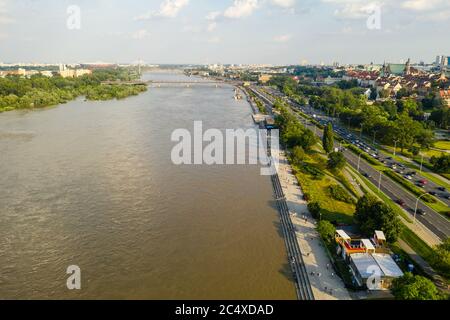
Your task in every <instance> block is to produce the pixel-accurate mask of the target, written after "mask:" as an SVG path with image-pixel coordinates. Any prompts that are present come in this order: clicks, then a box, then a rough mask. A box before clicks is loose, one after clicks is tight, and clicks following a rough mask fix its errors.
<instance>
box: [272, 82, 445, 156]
mask: <svg viewBox="0 0 450 320" xmlns="http://www.w3.org/2000/svg"><path fill="white" fill-rule="evenodd" d="M270 83H271V84H272V85H275V86H277V87H278V88H279V89H280V90H282V91H283V92H284V93H285V94H286V95H288V96H290V97H291V98H292V99H294V100H299V99H303V100H309V104H310V105H311V106H312V107H313V108H315V109H319V110H322V111H324V112H325V113H327V114H328V115H330V116H332V117H338V118H340V119H341V120H342V121H343V122H344V123H346V124H347V125H349V126H352V127H354V128H361V127H362V128H363V130H364V132H365V133H367V134H370V135H374V134H375V135H376V136H377V137H378V139H379V140H380V141H381V142H382V143H384V144H387V145H391V146H394V144H395V141H397V146H398V147H400V148H401V149H402V150H404V149H410V148H411V147H412V146H414V145H418V146H420V147H421V148H425V149H427V148H429V147H431V146H432V145H433V142H434V136H433V132H432V129H433V128H434V127H435V126H442V127H445V124H447V123H448V119H447V118H446V119H444V120H442V116H443V114H445V115H446V117H448V110H447V109H445V108H441V107H436V106H435V107H436V108H437V109H434V110H433V111H432V116H431V117H430V120H429V121H426V120H425V119H426V118H425V111H424V105H423V103H426V104H427V106H428V105H429V104H430V103H429V102H428V100H425V99H424V101H423V102H422V101H416V100H415V99H413V98H410V97H403V98H401V99H398V100H397V101H392V100H385V101H377V102H375V103H368V101H367V97H366V96H365V95H364V94H363V93H364V89H362V88H358V87H353V85H352V84H351V83H345V82H339V83H338V84H336V85H335V86H325V87H316V86H312V85H305V84H297V83H296V82H295V81H294V80H292V79H291V78H289V77H275V78H273V79H272V80H271V82H270ZM433 101H434V100H433ZM431 105H432V106H433V104H431Z"/></svg>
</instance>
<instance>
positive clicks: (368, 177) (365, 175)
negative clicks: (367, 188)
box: [363, 172, 372, 179]
mask: <svg viewBox="0 0 450 320" xmlns="http://www.w3.org/2000/svg"><path fill="white" fill-rule="evenodd" d="M363 176H364V177H366V178H367V179H370V178H372V176H371V175H370V174H368V173H366V172H364V173H363Z"/></svg>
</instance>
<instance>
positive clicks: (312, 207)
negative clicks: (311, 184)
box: [308, 202, 322, 219]
mask: <svg viewBox="0 0 450 320" xmlns="http://www.w3.org/2000/svg"><path fill="white" fill-rule="evenodd" d="M308 210H309V212H310V213H311V215H312V216H313V218H314V219H319V218H320V211H321V210H322V209H321V208H320V204H319V203H318V202H310V203H309V204H308Z"/></svg>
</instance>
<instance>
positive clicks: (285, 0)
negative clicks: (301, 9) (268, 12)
mask: <svg viewBox="0 0 450 320" xmlns="http://www.w3.org/2000/svg"><path fill="white" fill-rule="evenodd" d="M272 3H273V4H274V5H276V6H279V7H282V8H286V9H287V8H292V7H293V6H294V5H295V0H272Z"/></svg>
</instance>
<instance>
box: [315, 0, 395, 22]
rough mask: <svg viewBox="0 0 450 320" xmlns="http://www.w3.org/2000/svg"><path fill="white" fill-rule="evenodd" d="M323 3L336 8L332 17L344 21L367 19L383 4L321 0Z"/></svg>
mask: <svg viewBox="0 0 450 320" xmlns="http://www.w3.org/2000/svg"><path fill="white" fill-rule="evenodd" d="M322 2H324V3H329V4H330V5H334V6H336V9H335V11H334V15H335V16H336V17H338V18H344V19H367V17H368V16H369V15H370V14H372V13H373V12H374V10H375V8H377V7H378V8H381V7H382V6H383V5H384V4H385V2H386V1H384V2H375V1H373V2H370V1H366V0H322Z"/></svg>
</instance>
